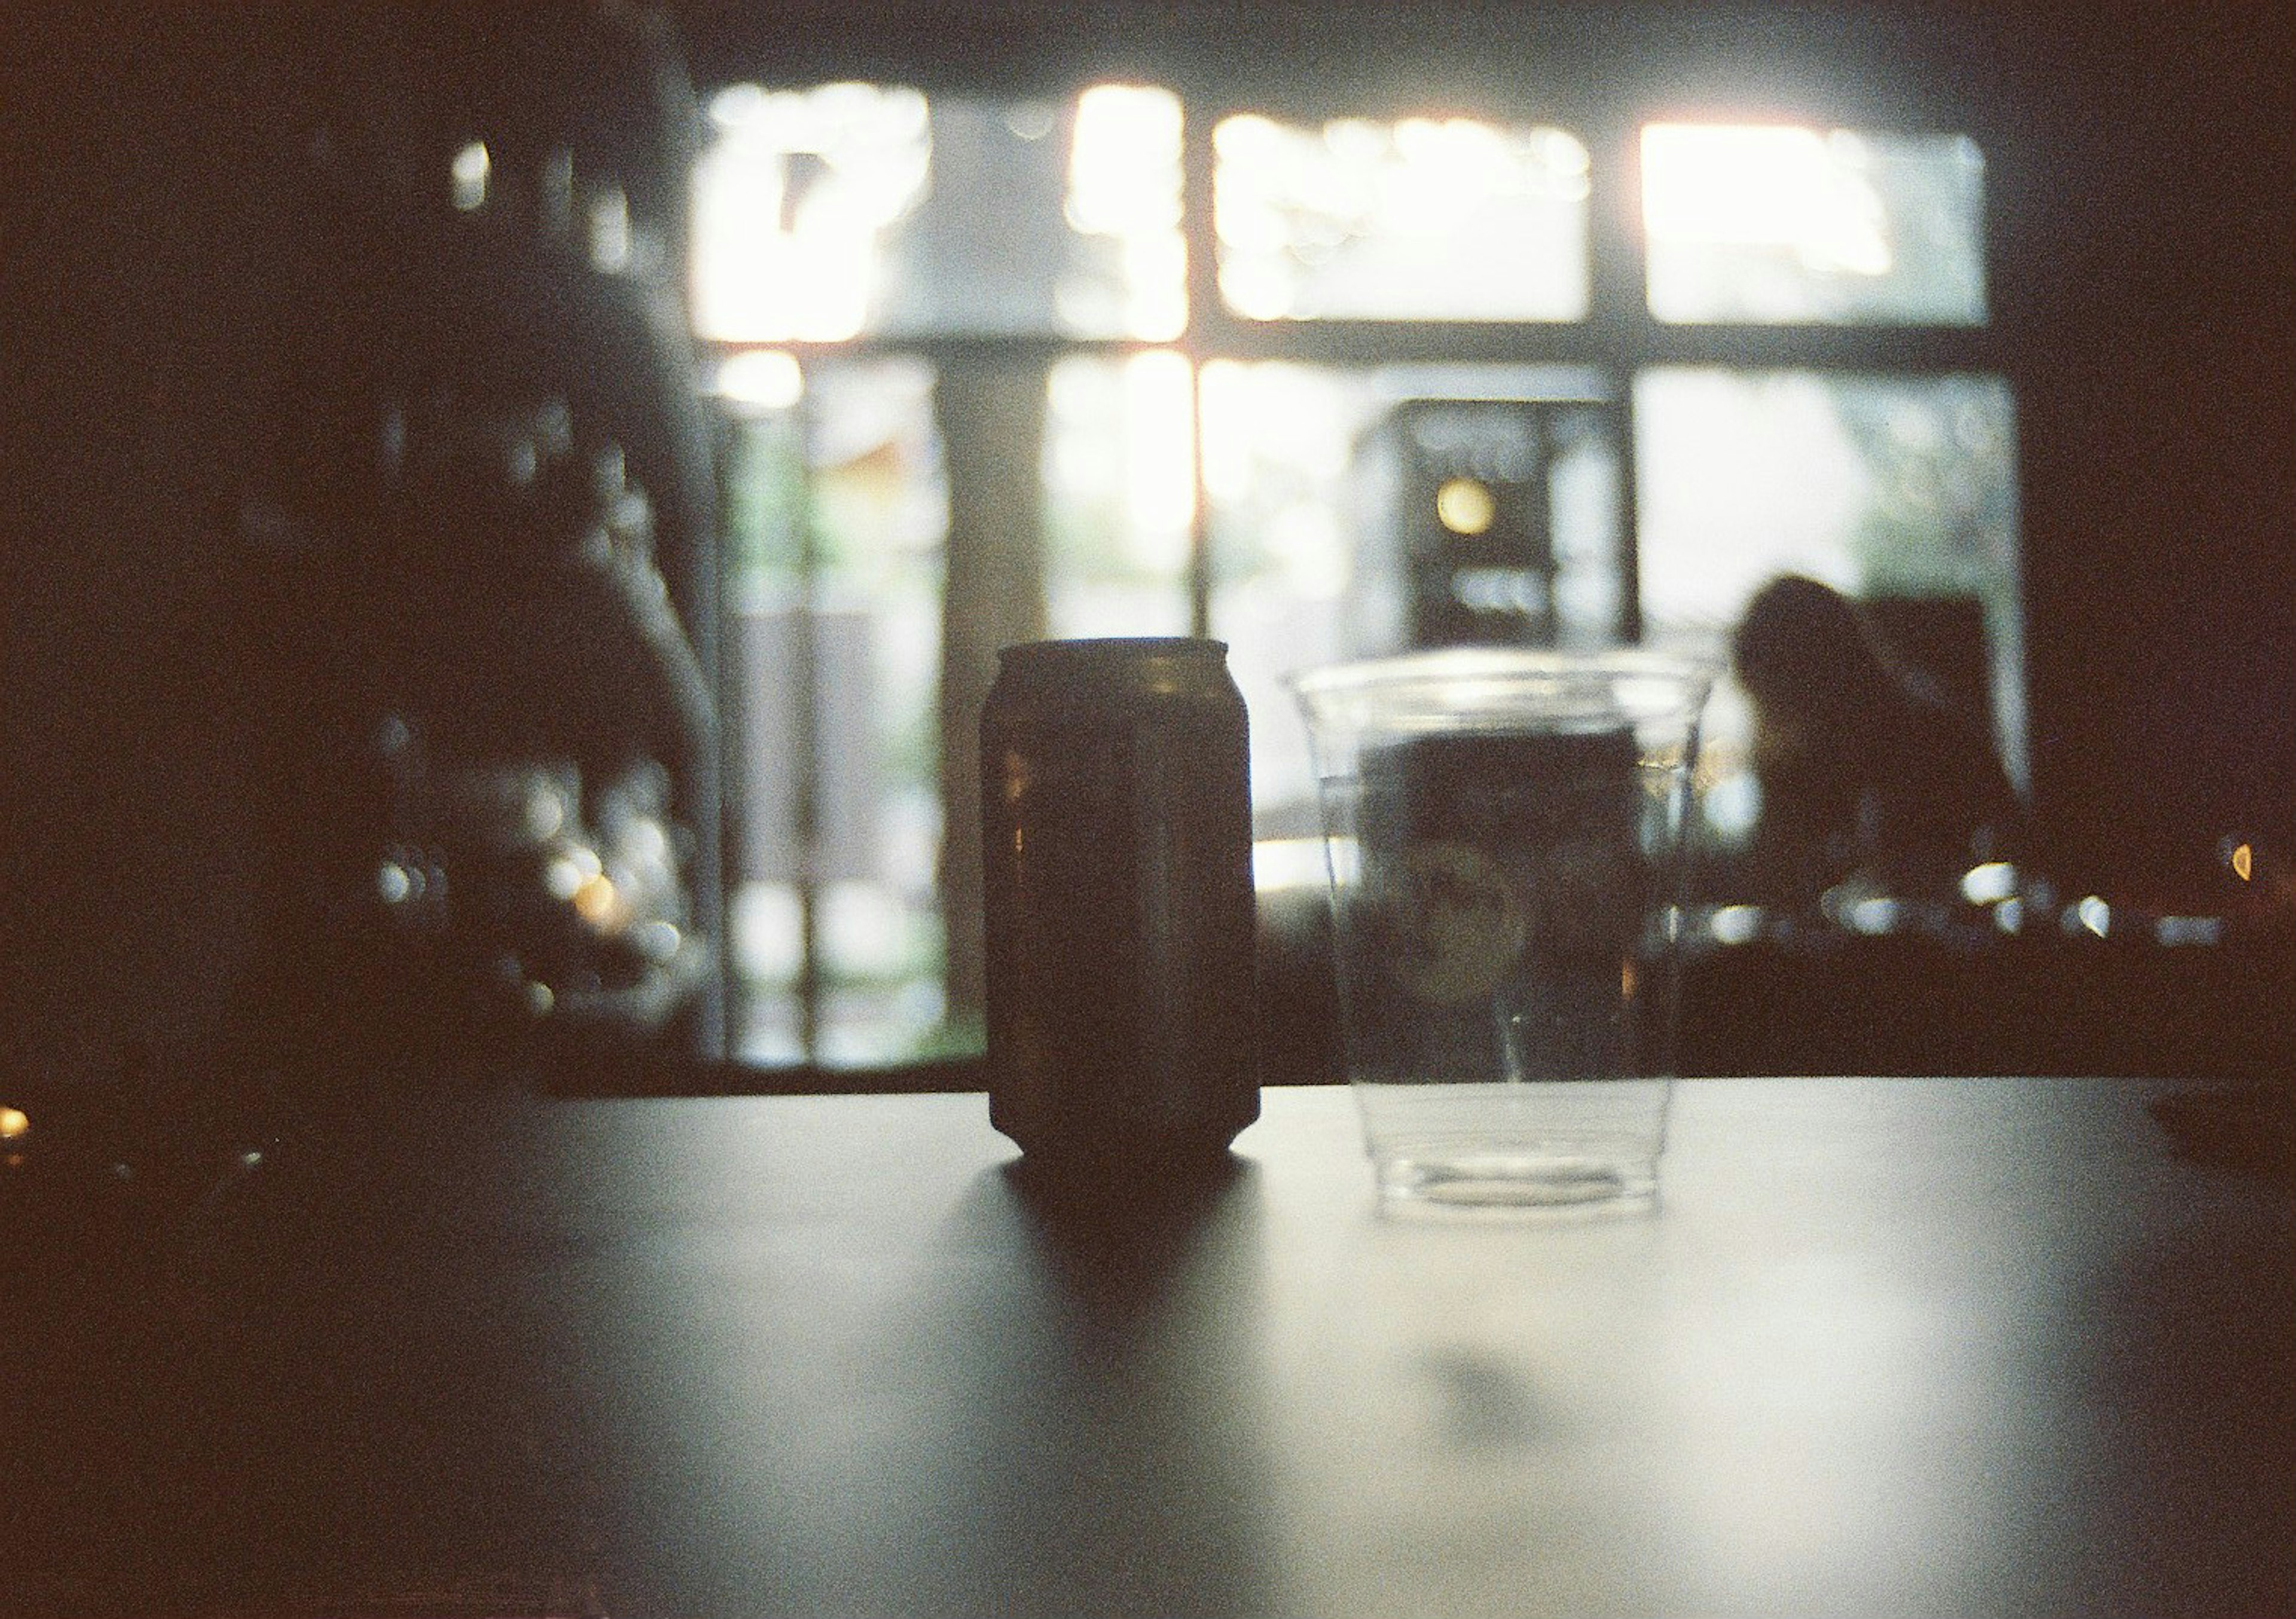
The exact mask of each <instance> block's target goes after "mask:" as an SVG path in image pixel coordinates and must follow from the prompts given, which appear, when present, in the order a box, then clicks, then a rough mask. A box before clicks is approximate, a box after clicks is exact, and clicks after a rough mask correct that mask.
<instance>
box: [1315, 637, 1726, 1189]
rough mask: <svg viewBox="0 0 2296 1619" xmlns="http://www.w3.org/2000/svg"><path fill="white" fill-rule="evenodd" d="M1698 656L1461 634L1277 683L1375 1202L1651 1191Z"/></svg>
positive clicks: (1693, 754)
mask: <svg viewBox="0 0 2296 1619" xmlns="http://www.w3.org/2000/svg"><path fill="white" fill-rule="evenodd" d="M1712 675H1713V671H1712V669H1711V668H1710V666H1707V665H1704V664H1702V663H1698V662H1695V661H1692V660H1687V659H1683V658H1673V657H1669V656H1666V655H1662V654H1658V653H1652V652H1644V651H1631V650H1629V651H1612V652H1603V653H1584V654H1580V653H1567V652H1546V651H1529V650H1514V649H1500V648H1461V649H1455V650H1446V651H1437V652H1426V653H1417V654H1412V655H1409V656H1406V657H1400V658H1382V659H1377V660H1374V661H1370V662H1365V663H1355V664H1343V665H1339V666H1333V667H1330V668H1324V669H1318V670H1314V671H1311V672H1309V673H1308V674H1305V675H1300V676H1297V677H1295V679H1294V680H1293V682H1292V685H1293V690H1294V691H1295V693H1296V694H1297V696H1298V698H1299V700H1300V705H1301V707H1303V708H1304V709H1305V711H1306V714H1307V718H1308V735H1309V740H1310V744H1311V747H1312V749H1313V752H1314V756H1315V760H1316V778H1317V785H1318V791H1319V795H1320V801H1321V807H1322V812H1323V821H1324V847H1325V850H1326V852H1327V854H1328V858H1329V862H1330V869H1331V901H1332V931H1333V948H1334V953H1335V957H1336V964H1337V967H1338V973H1339V990H1340V1009H1341V1024H1342V1033H1343V1034H1344V1040H1345V1049H1346V1052H1347V1064H1348V1078H1349V1083H1350V1084H1351V1086H1352V1087H1353V1089H1354V1092H1355V1095H1356V1098H1357V1101H1358V1102H1359V1103H1360V1104H1361V1108H1362V1113H1363V1122H1364V1132H1365V1144H1366V1146H1367V1147H1368V1149H1369V1150H1370V1154H1371V1157H1372V1161H1373V1163H1374V1166H1375V1167H1376V1170H1377V1174H1378V1184H1379V1192H1380V1200H1381V1205H1382V1208H1383V1209H1385V1210H1386V1211H1388V1212H1390V1213H1397V1214H1405V1213H1444V1212H1453V1213H1473V1212H1480V1211H1492V1210H1514V1209H1547V1210H1566V1209H1575V1210H1588V1209H1597V1208H1600V1209H1608V1208H1613V1207H1620V1206H1625V1207H1632V1206H1638V1205H1641V1206H1646V1205H1648V1204H1650V1203H1651V1202H1652V1201H1653V1200H1654V1199H1655V1198H1656V1195H1657V1190H1658V1165H1659V1157H1660V1154H1661V1151H1662V1150H1663V1149H1664V1146H1665V1142H1666V1114H1667V1103H1668V1100H1669V1087H1670V1075H1671V1074H1672V1070H1673V1049H1672V1048H1673V1035H1674V1022H1675V1000H1676V987H1675V985H1676V965H1675V956H1676V936H1677V932H1678V929H1679V925H1680V913H1681V906H1682V898H1683V880H1684V867H1685V837H1684V833H1685V825H1686V822H1687V818H1688V815H1689V811H1690V805H1691V794H1692V777H1693V769H1694V766H1695V765H1696V760H1697V751H1698V717H1699V714H1700V711H1701V710H1702V708H1703V707H1704V706H1705V701H1706V697H1707V693H1708V691H1709V690H1710V686H1711V683H1712Z"/></svg>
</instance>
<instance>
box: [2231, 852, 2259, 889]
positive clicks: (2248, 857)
mask: <svg viewBox="0 0 2296 1619" xmlns="http://www.w3.org/2000/svg"><path fill="white" fill-rule="evenodd" d="M2255 870H2256V855H2255V853H2254V852H2253V851H2252V850H2251V849H2250V847H2249V846H2248V845H2246V844H2244V843H2243V844H2242V845H2240V846H2238V847H2237V848H2235V849H2234V850H2233V852H2232V874H2233V875H2234V876H2235V877H2237V878H2239V879H2240V880H2241V881H2243V882H2247V881H2248V880H2249V879H2250V878H2251V874H2252V873H2253V872H2254V871H2255Z"/></svg>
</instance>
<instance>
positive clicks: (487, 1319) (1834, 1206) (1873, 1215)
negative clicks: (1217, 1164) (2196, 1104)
mask: <svg viewBox="0 0 2296 1619" xmlns="http://www.w3.org/2000/svg"><path fill="white" fill-rule="evenodd" d="M2172 1088H2173V1087H2169V1086H2167V1085H2163V1084H2152V1083H2144V1082H2134V1081H2111V1082H2090V1081H2078V1080H2030V1079H2025V1080H1850V1079H1839V1080H1810V1079H1803V1080H1695V1081H1686V1082H1683V1083H1680V1084H1679V1085H1678V1086H1677V1094H1676V1100H1675V1108H1674V1115H1673V1120H1672V1133H1671V1137H1670V1143H1669V1149H1668V1154H1667V1157H1666V1161H1665V1165H1664V1171H1663V1187H1662V1192H1661V1202H1660V1206H1659V1207H1658V1208H1657V1210H1656V1211H1655V1212H1653V1213H1650V1214H1642V1215H1636V1216H1628V1217H1620V1218H1612V1219H1606V1220H1592V1221H1577V1222H1545V1223H1538V1222H1534V1223H1521V1222H1508V1223H1487V1224H1426V1223H1415V1222H1396V1221H1392V1220H1382V1219H1381V1218H1380V1217H1379V1216H1378V1215H1377V1214H1376V1213H1375V1212H1374V1203H1373V1196H1372V1181H1371V1173H1370V1168H1369V1165H1368V1164H1367V1163H1366V1162H1365V1159H1364V1157H1363V1156H1362V1152H1361V1149H1360V1145H1359V1141H1358V1137H1357V1124H1356V1118H1355V1115H1354V1111H1353V1108H1352V1105H1351V1103H1350V1102H1349V1098H1348V1097H1347V1095H1346V1093H1345V1092H1341V1091H1336V1090H1330V1089H1313V1090H1272V1091H1270V1092H1267V1094H1266V1097H1265V1104H1264V1107H1265V1110H1264V1115H1263V1117H1262V1119H1261V1122H1260V1123H1259V1124H1257V1125H1255V1126H1253V1127H1252V1128H1251V1130H1250V1131H1248V1132H1245V1134H1244V1135H1243V1136H1242V1138H1241V1139H1240V1140H1239V1141H1238V1143H1237V1148H1236V1153H1235V1157H1234V1163H1233V1165H1232V1168H1231V1170H1230V1172H1229V1173H1226V1174H1225V1175H1224V1176H1221V1177H1218V1178H1217V1179H1215V1180H1214V1181H1212V1182H1208V1183H1207V1184H1205V1185H1203V1186H1201V1187H1197V1188H1193V1189H1189V1190H1184V1191H1181V1192H1177V1193H1175V1194H1173V1195H1171V1196H1169V1197H1167V1198H1161V1199H1157V1200H1155V1201H1154V1203H1153V1204H1151V1203H1150V1202H1149V1201H1148V1200H1144V1199H1139V1198H1128V1197H1119V1196H1113V1195H1111V1196H1110V1197H1108V1198H1105V1199H1096V1200H1091V1201H1086V1202H1079V1201H1078V1200H1076V1199H1073V1198H1062V1197H1056V1196H1052V1195H1049V1194H1047V1193H1046V1192H1045V1191H1044V1190H1042V1189H1040V1188H1038V1187H1037V1186H1035V1185H1034V1184H1033V1183H1032V1182H1030V1181H1029V1178H1028V1177H1027V1176H1026V1175H1025V1174H1021V1173H1015V1172H1014V1168H1013V1162H1014V1158H1015V1154H1014V1152H1013V1149H1012V1148H1011V1147H1010V1146H1009V1144H1007V1143H1006V1142H1005V1141H1004V1139H1003V1138H1002V1137H1000V1136H998V1135H996V1133H995V1132H993V1131H992V1130H991V1129H990V1128H989V1126H988V1118H987V1108H986V1104H985V1101H984V1099H983V1098H982V1097H980V1096H979V1095H977V1094H975V1095H924V1096H894V1097H853V1096H847V1097H800V1098H769V1099H745V1100H647V1101H597V1100H592V1101H566V1100H561V1101H543V1100H534V1099H531V1098H525V1097H512V1096H499V1095H498V1096H473V1097H462V1098H453V1099H433V1100H427V1101H417V1100H414V1099H411V1098H407V1097H401V1098H399V1099H398V1100H397V1101H396V1102H393V1103H389V1104H386V1103H384V1102H383V1101H381V1100H378V1101H377V1102H376V1103H375V1105H374V1106H373V1108H371V1109H370V1110H369V1112H368V1113H367V1114H366V1115H365V1116H363V1117H361V1118H359V1119H357V1120H356V1121H340V1120H339V1121H337V1122H336V1123H335V1124H332V1125H330V1126H329V1127H327V1128H325V1129H316V1128H315V1129H312V1130H309V1131H307V1132H304V1133H302V1134H301V1135H299V1136H296V1137H291V1138H290V1139H289V1140H287V1141H284V1142H283V1143H282V1145H281V1148H280V1149H279V1150H278V1151H277V1152H276V1153H275V1161H274V1162H273V1163H272V1164H269V1165H266V1166H265V1168H264V1169H263V1170H262V1171H261V1172H259V1173H257V1174H254V1175H252V1176H250V1177H249V1178H248V1180H247V1182H246V1183H245V1184H244V1186H242V1188H241V1189H240V1190H237V1191H235V1192H234V1194H233V1195H232V1196H231V1197H230V1198H227V1199H225V1201H224V1202H223V1203H222V1204H221V1205H220V1206H209V1207H207V1208H204V1209H203V1210H201V1215H200V1218H199V1219H198V1220H197V1221H196V1222H193V1223H192V1224H191V1225H189V1226H187V1227H185V1228H184V1230H182V1231H177V1232H175V1233H173V1234H172V1235H171V1236H170V1238H169V1239H168V1242H167V1244H166V1245H165V1247H164V1249H163V1250H162V1251H161V1253H160V1257H159V1259H158V1260H157V1261H156V1262H155V1263H154V1266H153V1268H152V1271H151V1272H150V1273H149V1274H148V1275H145V1276H144V1278H143V1281H142V1282H140V1283H138V1282H132V1281H118V1282H116V1283H115V1284H114V1288H113V1290H114V1292H115V1293H116V1295H117V1296H112V1297H110V1298H107V1297H104V1296H102V1289H101V1288H96V1289H93V1290H92V1291H93V1293H94V1295H95V1296H87V1295H86V1294H83V1293H80V1292H78V1291H75V1290H74V1289H72V1288H61V1287H57V1286H53V1285H52V1286H50V1287H49V1288H47V1289H46V1290H45V1292H44V1293H42V1294H41V1296H39V1297H38V1298H37V1299H30V1300H27V1299H25V1298H21V1297H19V1298H17V1299H16V1300H15V1301H14V1302H12V1303H11V1304H8V1310H7V1312H6V1313H5V1314H4V1315H0V1325H4V1326H6V1327H7V1329H8V1331H7V1333H6V1334H5V1335H0V1347H4V1348H7V1349H9V1350H10V1351H11V1353H12V1355H13V1356H14V1358H15V1360H16V1362H17V1364H16V1365H15V1367H14V1368H13V1369H12V1370H9V1371H7V1372H6V1373H5V1374H4V1375H5V1378H6V1386H4V1387H0V1402H4V1403H0V1522H4V1523H5V1525H6V1528H5V1531H4V1534H0V1612H8V1611H12V1610H13V1609H14V1608H25V1609H37V1608H39V1607H42V1606H43V1605H45V1606H46V1607H53V1608H57V1609H62V1610H69V1611H76V1612H77V1611H88V1612H102V1611H106V1607H105V1605H106V1604H107V1603H111V1604H112V1605H114V1607H115V1608H116V1611H120V1612H135V1613H157V1612H164V1611H169V1610H174V1611H179V1612H191V1613H200V1614H215V1615H220V1614H225V1613H233V1614H237V1613H247V1612H261V1613H275V1612H311V1613H328V1614H354V1613H367V1612H388V1613H398V1614H414V1613H424V1614H439V1615H456V1614H469V1615H476V1614H608V1615H665V1616H674V1619H714V1616H716V1615H750V1614H757V1615H767V1614H784V1613H790V1614H815V1613H821V1614H889V1615H890V1614H919V1615H963V1614H972V1613H983V1614H986V1613H996V1614H999V1615H1027V1614H1087V1613H1102V1612H1131V1613H1142V1614H1174V1615H1177V1614H1189V1613H1201V1614H1257V1613H1270V1614H1302V1615H1476V1616H1479V1619H1480V1616H1486V1615H1511V1614H1523V1615H1540V1614H1558V1615H1603V1614H1612V1613H1619V1614H1628V1613H1631V1614H1685V1615H1688V1614H1722V1613H1749V1614H1788V1613H1810V1614H1836V1615H1849V1614H1861V1615H1863V1614H1873V1615H1883V1614H1895V1615H1910V1614H1923V1615H1946V1614H1964V1613H1966V1614H1991V1613H2003V1614H2006V1613H2017V1614H2034V1613H2062V1614H2068V1615H2076V1614H2078V1615H2097V1614H2105V1613H2113V1612H2125V1613H2131V1614H2139V1613H2141V1614H2169V1613H2199V1612H2223V1613H2242V1614H2260V1613H2282V1612H2287V1611H2290V1609H2291V1608H2292V1607H2296V1572H2292V1571H2296V1511H2292V1508H2296V1484H2292V1479H2296V1206H2292V1202H2291V1199H2290V1197H2289V1195H2288V1192H2287V1190H2286V1188H2285V1187H2284V1186H2283V1185H2277V1184H2275V1183H2273V1182H2269V1181H2264V1180H2258V1179H2252V1178H2248V1177H2245V1176H2243V1174H2241V1173H2233V1172H2231V1171H2227V1170H2223V1169H2218V1168H2213V1167H2210V1166H2208V1165H2201V1164H2194V1163H2191V1162H2186V1161H2182V1160H2180V1159H2179V1158H2178V1157H2176V1156H2175V1155H2173V1154H2172V1153H2171V1151H2170V1150H2169V1138H2168V1137H2167V1135H2166V1134H2165V1133H2164V1132H2162V1131H2161V1128H2160V1127H2159V1125H2158V1124H2156V1123H2155V1121H2154V1118H2153V1116H2152V1114H2151V1113H2150V1112H2149V1111H2148V1103H2150V1102H2152V1101H2153V1100H2155V1099H2156V1098H2158V1097H2160V1096H2161V1095H2163V1094H2164V1093H2166V1092H2169V1091H2170V1090H2171V1089H2172ZM114 1274H115V1275H118V1276H127V1275H129V1274H131V1272H129V1271H115V1272H114Z"/></svg>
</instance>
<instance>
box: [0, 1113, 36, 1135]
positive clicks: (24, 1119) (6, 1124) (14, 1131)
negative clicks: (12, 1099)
mask: <svg viewBox="0 0 2296 1619" xmlns="http://www.w3.org/2000/svg"><path fill="white" fill-rule="evenodd" d="M31 1128H32V1121H31V1119H30V1118H29V1116H27V1115H26V1114H25V1112H24V1110H23V1109H22V1108H0V1141H14V1140H15V1139H16V1138H17V1137H19V1136H21V1135H24V1134H27V1133H29V1132H30V1130H31Z"/></svg>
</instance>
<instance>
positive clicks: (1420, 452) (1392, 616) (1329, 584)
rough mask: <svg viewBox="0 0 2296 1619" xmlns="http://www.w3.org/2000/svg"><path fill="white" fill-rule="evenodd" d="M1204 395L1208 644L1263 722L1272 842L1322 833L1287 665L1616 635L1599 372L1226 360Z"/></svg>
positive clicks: (1262, 779)
mask: <svg viewBox="0 0 2296 1619" xmlns="http://www.w3.org/2000/svg"><path fill="white" fill-rule="evenodd" d="M1202 397H1203V421H1204V487H1205V491H1206V495H1207V498H1208V501H1209V504H1210V529H1211V535H1210V544H1211V548H1212V563H1213V581H1212V601H1211V630H1212V634H1215V635H1217V636H1218V637H1219V638H1221V639H1222V640H1224V641H1226V642H1227V643H1228V664H1229V667H1230V668H1231V669H1232V670H1233V671H1234V675H1235V678H1236V683H1237V684H1238V685H1239V686H1240V687H1241V688H1242V691H1243V695H1244V701H1245V704H1246V706H1247V707H1248V708H1249V710H1250V713H1251V767H1252V797H1253V802H1254V804H1255V805H1256V806H1257V807H1258V814H1259V822H1260V828H1261V832H1262V835H1263V837H1282V836H1300V835H1305V834H1307V833H1308V832H1310V831H1312V830H1313V828H1314V825H1315V821H1314V812H1313V807H1312V796H1313V780H1314V779H1313V777H1312V775H1311V774H1310V773H1309V770H1308V751H1307V736H1306V732H1305V731H1304V730H1303V729H1302V727H1301V726H1300V722H1299V719H1298V716H1297V715H1296V714H1295V712H1294V710H1293V706H1292V698H1291V694H1290V692H1289V691H1288V690H1287V689H1286V687H1285V685H1284V683H1283V682H1284V677H1285V676H1286V675H1290V674H1291V673H1292V672H1293V671H1296V670H1299V669H1302V668H1307V667H1309V666H1313V665H1316V664H1319V663H1324V662H1328V661H1331V660H1333V659H1335V658H1346V657H1357V656H1368V655H1373V654H1376V653H1382V652H1390V651H1395V650H1399V649H1401V648H1403V647H1406V646H1409V645H1413V644H1425V643H1426V640H1427V635H1426V634H1424V632H1426V631H1427V630H1428V629H1429V628H1430V627H1431V626H1432V627H1434V628H1436V629H1446V628H1447V629H1448V630H1449V631H1450V632H1451V633H1450V634H1448V635H1447V638H1449V639H1468V638H1472V639H1481V640H1491V641H1508V642H1525V641H1537V640H1545V641H1547V642H1562V643H1565V644H1579V645H1592V644H1600V643H1602V642H1607V641H1610V640H1611V639H1613V638H1614V637H1615V634H1616V631H1617V618H1618V613H1619V610H1620V605H1621V602H1620V597H1621V594H1622V593H1621V590H1620V576H1619V570H1618V554H1619V538H1620V529H1619V499H1618V496H1619V487H1618V479H1619V465H1620V455H1619V446H1618V443H1617V439H1616V437H1615V425H1614V424H1615V421H1616V416H1615V406H1614V405H1612V404H1611V402H1609V401H1608V400H1606V399H1605V398H1604V397H1603V389H1602V387H1601V381H1600V379H1599V378H1598V377H1596V376H1595V375H1593V374H1590V373H1588V372H1583V371H1580V370H1578V369H1575V368H1563V367H1505V366H1391V367H1385V368H1381V369H1377V370H1362V371H1355V370H1341V369H1333V368H1325V367H1317V366H1306V365H1294V364H1282V363H1267V364H1238V363H1234V362H1216V363H1214V364H1208V365H1206V366H1205V367H1204V372H1203V387H1202ZM1462 487H1472V488H1473V489H1475V490H1476V491H1478V492H1479V494H1477V495H1462V494H1461V493H1460V491H1461V489H1462ZM1463 506H1464V508H1466V509H1465V510H1464V511H1462V510H1461V508H1462V507H1463ZM1446 514H1448V520H1447V517H1446ZM1463 530H1472V533H1469V532H1463ZM1534 581H1535V582H1536V587H1535V588H1531V587H1530V586H1531V585H1532V582H1534Z"/></svg>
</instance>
